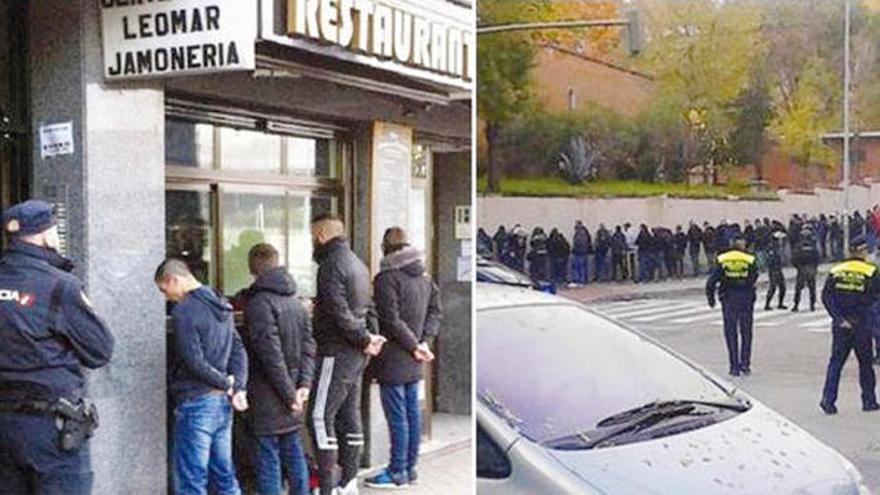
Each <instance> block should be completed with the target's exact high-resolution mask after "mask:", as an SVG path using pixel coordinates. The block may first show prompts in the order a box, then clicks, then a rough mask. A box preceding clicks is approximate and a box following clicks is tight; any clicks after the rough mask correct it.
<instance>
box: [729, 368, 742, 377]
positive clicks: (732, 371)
mask: <svg viewBox="0 0 880 495" xmlns="http://www.w3.org/2000/svg"><path fill="white" fill-rule="evenodd" d="M728 373H730V376H739V370H738V369H736V368H730V371H728Z"/></svg>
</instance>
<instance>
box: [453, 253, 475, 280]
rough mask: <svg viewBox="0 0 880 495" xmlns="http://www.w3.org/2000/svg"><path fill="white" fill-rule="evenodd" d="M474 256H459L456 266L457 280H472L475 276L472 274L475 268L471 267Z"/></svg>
mask: <svg viewBox="0 0 880 495" xmlns="http://www.w3.org/2000/svg"><path fill="white" fill-rule="evenodd" d="M472 259H473V258H471V257H470V256H459V257H458V263H457V266H456V280H458V281H459V282H470V281H471V279H472V278H473V277H472V276H471V274H472V273H473V269H472V267H471V261H472Z"/></svg>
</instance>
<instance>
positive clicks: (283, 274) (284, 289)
mask: <svg viewBox="0 0 880 495" xmlns="http://www.w3.org/2000/svg"><path fill="white" fill-rule="evenodd" d="M251 290H252V291H254V292H262V291H266V292H274V293H275V294H280V295H282V296H293V295H296V281H295V280H294V279H293V276H291V275H290V273H288V272H287V269H286V268H285V267H283V266H279V267H275V268H272V269H271V270H267V271H266V272H265V273H263V274H262V275H260V276H259V277H257V280H256V281H255V282H254V285H252V286H251Z"/></svg>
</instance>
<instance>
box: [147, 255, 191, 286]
mask: <svg viewBox="0 0 880 495" xmlns="http://www.w3.org/2000/svg"><path fill="white" fill-rule="evenodd" d="M171 276H177V277H187V276H189V277H192V276H193V274H192V271H191V270H190V269H189V266H187V264H186V262H184V261H183V260H180V259H177V258H168V259H166V260H165V261H163V262H162V263H159V266H158V267H157V268H156V275H155V278H154V279H153V280H155V281H156V282H161V281H164V280H167V279H168V277H171Z"/></svg>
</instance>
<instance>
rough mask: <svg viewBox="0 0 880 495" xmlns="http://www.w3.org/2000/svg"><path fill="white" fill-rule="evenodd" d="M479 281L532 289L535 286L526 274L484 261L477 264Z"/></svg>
mask: <svg viewBox="0 0 880 495" xmlns="http://www.w3.org/2000/svg"><path fill="white" fill-rule="evenodd" d="M477 281H478V282H492V283H496V284H506V285H518V286H523V287H531V286H532V285H534V283H533V282H532V280H531V279H530V278H529V277H527V276H526V275H525V274H523V273H520V272H518V271H516V270H513V269H510V268H507V267H506V266H504V265H499V264H497V263H493V262H491V261H484V260H479V261H478V262H477Z"/></svg>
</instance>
